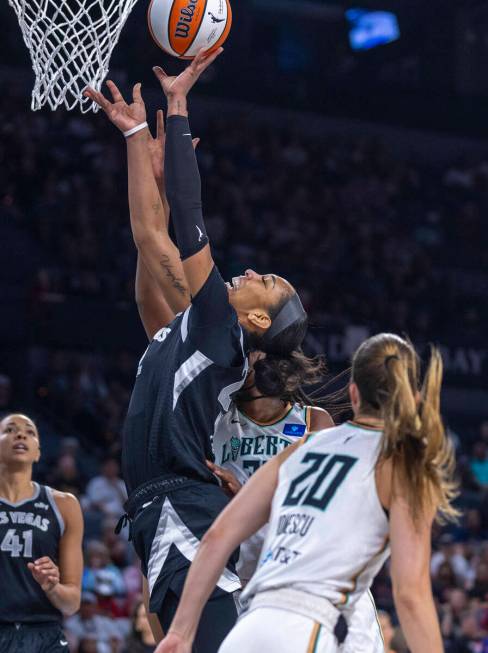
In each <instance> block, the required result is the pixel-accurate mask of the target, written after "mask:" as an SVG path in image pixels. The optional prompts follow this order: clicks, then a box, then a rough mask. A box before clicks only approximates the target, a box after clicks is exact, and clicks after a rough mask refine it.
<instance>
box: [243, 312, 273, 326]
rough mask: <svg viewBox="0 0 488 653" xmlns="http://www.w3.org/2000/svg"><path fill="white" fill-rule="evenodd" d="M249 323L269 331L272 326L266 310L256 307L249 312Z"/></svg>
mask: <svg viewBox="0 0 488 653" xmlns="http://www.w3.org/2000/svg"><path fill="white" fill-rule="evenodd" d="M247 320H248V322H249V324H250V325H251V326H253V327H257V328H258V329H262V330H263V331H267V330H268V329H269V327H270V326H271V318H270V316H269V315H268V313H267V312H266V311H263V310H261V309H255V310H253V311H249V313H248V314H247Z"/></svg>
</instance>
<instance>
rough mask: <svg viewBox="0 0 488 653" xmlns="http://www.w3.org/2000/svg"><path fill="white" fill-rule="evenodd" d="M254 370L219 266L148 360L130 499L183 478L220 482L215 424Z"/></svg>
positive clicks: (126, 441)
mask: <svg viewBox="0 0 488 653" xmlns="http://www.w3.org/2000/svg"><path fill="white" fill-rule="evenodd" d="M247 370H248V362H247V357H246V355H245V345H244V333H243V331H242V328H241V326H240V325H239V322H238V319H237V314H236V312H235V310H234V308H233V307H232V306H231V304H230V303H229V299H228V291H227V288H226V286H225V283H224V281H223V279H222V277H221V276H220V273H219V272H218V270H217V268H215V267H214V269H213V270H212V272H211V273H210V275H209V278H208V279H207V281H206V283H205V284H204V285H203V287H202V288H201V290H200V291H199V293H198V294H197V295H196V296H195V297H194V298H193V301H192V304H191V306H190V307H189V308H188V309H187V310H186V311H185V312H184V313H182V314H180V315H178V316H177V317H176V318H175V320H174V321H173V322H172V323H171V324H169V325H168V326H167V327H165V328H163V329H161V330H160V331H159V332H158V333H156V335H155V336H154V338H153V340H152V342H151V343H150V345H149V346H148V348H147V349H146V352H145V353H144V355H143V356H142V358H141V360H140V363H139V367H138V370H137V376H136V382H135V386H134V390H133V392H132V397H131V400H130V404H129V409H128V414H127V418H126V422H125V425H124V435H123V462H122V464H123V476H124V480H125V483H126V485H127V491H128V493H129V494H130V493H131V492H133V491H134V490H135V489H136V488H137V487H138V486H140V485H141V484H143V483H145V482H147V481H150V480H152V479H155V478H158V477H161V476H164V475H167V474H176V475H178V476H185V477H188V478H190V479H194V480H200V481H207V482H210V483H217V480H216V478H215V477H214V475H213V474H212V473H211V472H210V470H209V469H208V467H207V466H206V464H205V460H206V459H208V460H213V453H212V436H213V433H214V429H215V423H216V420H217V419H218V417H219V416H220V414H221V413H222V412H225V411H227V410H228V409H229V407H230V404H231V401H232V396H233V394H234V393H235V392H237V391H238V390H239V389H240V388H241V387H242V385H243V383H244V381H245V379H246V375H247Z"/></svg>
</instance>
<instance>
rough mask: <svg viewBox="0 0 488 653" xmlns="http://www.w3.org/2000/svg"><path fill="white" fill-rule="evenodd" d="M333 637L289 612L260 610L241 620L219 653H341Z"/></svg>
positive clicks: (275, 609)
mask: <svg viewBox="0 0 488 653" xmlns="http://www.w3.org/2000/svg"><path fill="white" fill-rule="evenodd" d="M340 650H341V649H340V648H339V646H338V644H337V639H336V637H335V635H334V634H333V633H327V632H325V631H324V628H323V627H322V626H321V625H320V624H319V623H317V622H314V621H313V620H312V619H309V618H308V617H303V616H302V615H300V614H296V613H295V612H289V611H288V610H278V609H277V608H256V609H255V610H251V611H250V612H248V613H247V614H245V615H244V616H243V617H241V618H240V619H239V621H238V622H237V624H236V625H235V626H234V628H233V629H232V630H231V631H230V633H229V634H228V635H227V637H226V638H225V640H224V641H223V643H222V646H221V647H220V648H219V653H256V651H259V652H260V653H336V652H337V653H339V651H340Z"/></svg>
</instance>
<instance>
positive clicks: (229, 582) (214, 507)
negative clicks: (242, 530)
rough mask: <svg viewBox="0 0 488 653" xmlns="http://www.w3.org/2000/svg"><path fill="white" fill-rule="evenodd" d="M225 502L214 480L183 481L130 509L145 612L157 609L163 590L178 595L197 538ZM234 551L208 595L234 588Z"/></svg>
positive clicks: (163, 596) (201, 534) (225, 592)
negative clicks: (145, 586) (145, 583)
mask: <svg viewBox="0 0 488 653" xmlns="http://www.w3.org/2000/svg"><path fill="white" fill-rule="evenodd" d="M228 502H229V500H228V498H227V497H226V495H225V494H224V492H223V491H222V490H221V488H220V487H219V486H217V485H212V484H210V483H203V482H200V481H187V482H186V483H185V484H182V485H181V486H179V487H177V488H175V489H173V490H171V491H167V492H164V493H162V492H161V493H160V494H159V495H158V496H155V497H152V498H151V499H148V500H147V501H145V503H144V504H143V506H142V507H141V508H140V509H139V510H138V511H137V512H136V514H135V516H134V519H133V522H132V526H131V536H132V541H133V544H134V548H135V550H136V553H137V555H138V556H139V558H140V560H141V563H142V572H143V574H144V575H145V576H146V578H147V581H148V586H149V593H150V603H149V608H150V611H151V612H154V613H157V614H158V613H159V612H160V610H161V607H162V605H163V601H164V599H165V597H166V594H167V593H172V594H175V595H176V596H178V597H179V596H181V593H182V591H183V585H184V583H185V578H186V574H187V572H188V569H189V567H190V564H191V562H192V560H193V558H194V557H195V554H196V552H197V549H198V546H199V544H200V540H201V539H202V537H203V535H204V534H205V533H206V531H207V530H208V529H209V527H210V526H211V525H212V523H213V522H214V521H215V519H216V517H217V516H218V515H219V514H220V513H221V512H222V510H223V509H224V508H225V506H226V505H227V503H228ZM238 554H239V552H238V551H235V552H234V554H233V555H232V556H231V559H230V560H229V563H228V565H227V567H226V569H225V570H224V573H223V574H222V576H221V577H220V579H219V582H218V584H217V587H216V589H215V591H214V592H213V594H212V597H211V598H217V597H219V596H224V595H226V594H232V593H233V592H235V591H236V590H238V589H239V588H240V582H239V578H238V576H237V574H236V571H235V564H236V562H237V558H238Z"/></svg>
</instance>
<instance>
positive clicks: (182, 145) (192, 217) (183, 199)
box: [165, 116, 208, 260]
mask: <svg viewBox="0 0 488 653" xmlns="http://www.w3.org/2000/svg"><path fill="white" fill-rule="evenodd" d="M165 177H166V195H167V197H168V202H169V206H170V209H171V216H172V218H173V226H174V230H175V235H176V242H177V244H178V249H179V250H180V256H181V258H182V260H185V259H187V258H189V257H190V256H193V255H194V254H196V253H197V252H199V251H200V250H201V249H203V248H204V247H205V245H207V243H208V236H207V232H206V230H205V224H204V222H203V213H202V196H201V195H202V193H201V182H200V173H199V171H198V164H197V158H196V156H195V150H194V149H193V143H192V138H191V132H190V123H189V122H188V118H185V117H183V116H170V117H169V118H168V120H167V124H166V152H165Z"/></svg>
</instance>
